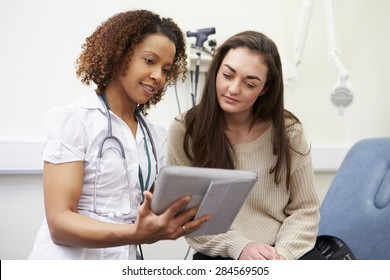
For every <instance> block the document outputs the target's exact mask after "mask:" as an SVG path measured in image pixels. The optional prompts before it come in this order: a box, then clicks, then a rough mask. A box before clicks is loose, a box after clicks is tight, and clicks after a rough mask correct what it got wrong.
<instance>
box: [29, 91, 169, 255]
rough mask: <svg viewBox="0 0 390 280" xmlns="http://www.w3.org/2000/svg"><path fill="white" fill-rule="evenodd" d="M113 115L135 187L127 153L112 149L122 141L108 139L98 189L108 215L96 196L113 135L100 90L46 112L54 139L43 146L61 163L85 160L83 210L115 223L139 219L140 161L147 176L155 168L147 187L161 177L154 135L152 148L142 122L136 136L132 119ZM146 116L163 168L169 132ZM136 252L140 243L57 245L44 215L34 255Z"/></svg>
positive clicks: (53, 160) (47, 157)
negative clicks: (101, 152) (100, 154)
mask: <svg viewBox="0 0 390 280" xmlns="http://www.w3.org/2000/svg"><path fill="white" fill-rule="evenodd" d="M110 114H111V122H112V134H113V135H114V136H115V137H117V138H119V140H120V141H121V142H122V144H123V147H124V150H125V155H126V162H127V167H128V170H127V174H128V178H129V184H130V188H129V184H128V183H127V182H128V181H127V179H126V171H125V168H124V164H123V161H122V159H121V156H120V154H119V153H118V152H117V151H116V150H115V149H112V148H113V147H114V148H118V144H117V143H116V142H115V141H112V140H109V141H106V143H105V144H104V150H105V152H104V155H103V158H102V159H101V161H100V168H99V170H100V172H99V180H98V181H97V192H96V209H97V212H99V213H101V214H104V215H103V216H102V215H98V214H97V213H96V212H95V208H94V199H93V195H94V182H95V174H96V166H97V164H96V163H97V154H98V150H99V147H100V145H101V142H102V140H103V139H104V138H105V137H106V136H107V131H108V129H107V127H108V119H107V116H106V111H105V108H104V107H103V104H102V103H101V101H100V100H99V98H98V96H97V95H96V93H94V92H93V93H90V94H87V95H86V96H84V97H82V98H81V99H79V100H78V101H77V102H75V103H72V104H70V105H66V106H62V107H55V108H53V109H51V110H50V111H49V112H48V113H47V114H46V115H45V118H44V120H45V124H46V126H47V129H48V138H47V141H46V142H45V143H44V145H43V149H42V159H43V160H44V161H48V162H51V163H55V164H57V163H64V162H72V161H83V162H84V184H83V188H82V192H81V197H80V201H79V206H78V210H79V213H80V214H82V215H86V216H89V217H92V218H94V219H97V220H101V221H106V222H111V223H133V222H134V220H135V218H136V216H137V211H138V207H139V205H140V202H141V200H142V192H141V188H140V183H139V176H138V172H139V166H141V170H142V175H143V176H142V177H143V179H144V181H146V178H147V176H148V169H150V183H149V186H147V187H150V185H151V184H152V183H153V182H154V179H155V176H156V168H155V158H154V156H153V153H152V147H151V143H150V140H149V136H148V135H147V134H146V130H145V129H144V131H145V136H146V137H147V143H148V150H149V153H147V152H146V149H145V143H144V134H143V133H142V130H141V129H140V127H139V126H140V123H138V129H137V134H136V139H134V137H133V134H132V132H131V130H130V129H129V127H128V126H127V125H126V123H125V122H123V121H122V120H121V119H120V118H119V117H117V116H116V115H115V114H113V113H112V112H111V111H110ZM145 121H146V123H147V125H148V127H149V129H150V131H151V134H152V137H153V140H154V144H155V150H156V152H157V159H158V164H159V168H160V167H161V166H162V165H164V164H165V151H166V131H165V130H164V129H163V128H162V127H159V126H156V125H152V124H151V123H150V122H149V121H148V120H146V119H145ZM148 156H149V158H150V162H151V165H150V166H148ZM131 202H132V203H131ZM129 212H130V213H129ZM109 213H123V214H122V215H121V216H119V217H116V216H114V217H111V216H112V215H110V217H108V216H107V214H109ZM136 255H137V250H136V246H135V245H130V246H127V245H126V246H118V247H112V248H98V249H95V248H94V249H89V248H78V247H71V246H62V245H58V244H55V243H54V242H53V241H52V239H51V237H50V233H49V230H48V226H47V221H46V219H44V220H43V222H42V225H41V228H40V230H39V232H38V235H37V237H36V240H35V243H34V246H33V250H32V252H31V254H30V256H29V259H136Z"/></svg>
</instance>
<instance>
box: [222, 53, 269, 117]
mask: <svg viewBox="0 0 390 280" xmlns="http://www.w3.org/2000/svg"><path fill="white" fill-rule="evenodd" d="M267 71H268V68H267V66H266V65H265V64H264V62H263V59H262V57H261V56H260V55H259V54H257V53H255V52H253V51H251V50H249V49H247V48H245V47H239V48H236V49H230V50H229V51H228V53H227V54H226V56H225V58H224V59H223V61H222V63H221V66H220V68H219V70H218V73H217V78H216V90H217V99H218V103H219V105H220V106H221V108H222V110H223V111H224V112H225V113H227V114H241V115H243V114H244V115H248V114H252V106H253V104H254V103H255V101H256V99H257V98H258V97H259V96H260V95H262V94H264V92H263V89H264V85H265V83H266V78H267Z"/></svg>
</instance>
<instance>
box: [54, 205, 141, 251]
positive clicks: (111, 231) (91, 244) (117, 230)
mask: <svg viewBox="0 0 390 280" xmlns="http://www.w3.org/2000/svg"><path fill="white" fill-rule="evenodd" d="M48 225H49V229H50V234H51V237H52V240H53V242H55V243H57V244H61V245H67V246H74V247H83V248H104V247H114V246H120V245H127V244H137V243H139V242H140V241H139V240H138V238H137V235H136V234H135V230H134V225H133V224H114V223H109V222H102V221H99V220H96V219H93V218H90V217H87V216H84V215H81V214H79V213H75V212H72V211H66V212H64V213H61V214H60V215H57V217H54V218H51V219H50V220H48Z"/></svg>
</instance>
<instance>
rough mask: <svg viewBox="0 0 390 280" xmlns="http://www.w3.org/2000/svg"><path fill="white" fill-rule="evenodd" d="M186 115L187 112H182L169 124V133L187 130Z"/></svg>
mask: <svg viewBox="0 0 390 280" xmlns="http://www.w3.org/2000/svg"><path fill="white" fill-rule="evenodd" d="M185 116H186V113H182V114H180V115H178V116H176V117H175V118H174V119H173V120H172V122H171V124H170V125H169V134H178V133H184V132H185V129H186V128H185Z"/></svg>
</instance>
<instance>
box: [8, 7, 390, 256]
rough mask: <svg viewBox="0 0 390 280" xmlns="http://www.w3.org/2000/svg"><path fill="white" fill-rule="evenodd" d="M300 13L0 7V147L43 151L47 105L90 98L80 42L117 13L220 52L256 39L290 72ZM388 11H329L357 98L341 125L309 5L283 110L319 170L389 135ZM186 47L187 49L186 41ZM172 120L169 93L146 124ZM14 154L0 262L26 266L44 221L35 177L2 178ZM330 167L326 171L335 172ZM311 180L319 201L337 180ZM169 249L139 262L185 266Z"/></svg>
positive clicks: (183, 94)
mask: <svg viewBox="0 0 390 280" xmlns="http://www.w3.org/2000/svg"><path fill="white" fill-rule="evenodd" d="M302 3H303V1H301V0H273V1H267V0H244V1H228V2H220V1H205V0H198V1H183V0H165V1H159V0H149V1H142V0H138V1H137V0H127V1H126V0H111V1H104V0H83V1H77V0H67V1H49V0H34V1H28V0H1V1H0V38H1V39H0V40H1V43H0V89H1V93H0V97H1V99H0V100H1V107H2V110H0V128H1V129H0V144H1V143H4V142H5V143H18V142H20V141H21V142H40V141H42V139H43V138H44V136H45V130H44V127H43V123H42V116H43V114H44V113H45V112H46V111H47V110H48V109H49V108H50V107H52V106H54V105H57V104H66V103H69V102H71V101H73V100H75V99H76V98H78V97H79V96H80V95H81V94H83V93H85V92H86V91H88V90H91V89H90V88H86V87H85V86H83V85H81V83H80V82H79V81H78V80H77V79H76V75H75V68H74V62H75V60H76V59H77V56H78V55H79V53H80V51H81V49H80V46H81V44H82V43H83V42H84V39H85V37H87V36H89V35H90V33H91V32H92V31H93V30H94V29H95V28H96V26H97V25H98V24H100V23H101V22H102V21H103V20H105V19H106V18H108V17H109V16H111V15H113V14H114V13H116V12H120V11H123V10H127V9H133V8H146V9H151V10H153V11H156V12H158V13H160V14H162V15H163V16H168V17H172V18H173V19H174V20H175V21H176V22H177V23H178V24H179V25H180V26H181V27H182V28H183V30H184V31H187V30H192V29H197V28H204V27H215V28H216V34H215V35H213V36H210V39H216V40H217V43H220V42H222V41H223V40H225V39H226V38H227V37H229V36H230V35H232V34H234V33H236V32H239V31H242V30H245V29H255V30H258V31H261V32H264V33H266V34H267V35H269V36H270V37H271V38H273V39H274V41H275V42H276V43H277V44H278V46H279V50H280V53H281V56H282V60H283V61H284V62H285V63H287V62H288V61H289V60H290V59H291V58H292V44H293V41H294V36H295V32H296V26H297V24H298V21H299V16H300V12H301V7H302ZM389 10H390V2H389V1H384V0H337V1H333V11H334V25H335V31H336V45H337V47H338V48H339V49H340V51H341V53H340V60H341V61H342V63H343V65H344V66H345V67H346V68H347V69H348V70H349V72H350V79H349V80H350V82H351V83H352V85H353V87H354V92H355V95H354V98H355V99H354V102H353V103H352V105H351V106H349V107H347V108H346V109H345V111H344V114H343V115H339V114H338V110H337V108H336V107H335V106H334V105H333V104H332V103H331V102H330V90H331V88H332V87H333V85H334V84H335V83H336V82H337V76H336V74H335V71H334V68H332V66H331V64H330V63H329V60H328V47H327V38H326V22H325V14H324V7H323V1H322V0H314V9H313V14H312V17H311V24H310V26H309V30H308V37H307V41H306V45H305V51H304V53H303V60H302V63H301V65H300V66H299V68H298V74H299V75H298V77H297V78H296V79H295V81H294V82H293V83H290V84H289V85H288V87H287V88H286V93H285V95H286V107H287V108H288V109H290V110H291V111H293V112H294V113H295V114H296V115H297V116H298V117H299V118H300V119H301V121H302V122H303V124H304V126H305V131H306V135H307V137H308V139H309V141H311V142H312V144H313V147H315V151H318V152H320V154H328V155H331V156H328V157H327V159H326V160H329V158H330V159H332V158H333V157H336V158H339V157H340V156H342V155H343V153H344V152H345V150H346V149H347V148H348V147H350V146H351V145H352V144H353V143H355V142H356V141H358V140H360V139H363V138H371V137H384V136H389V134H390V133H389V132H390V126H389V125H387V120H389V116H390V110H388V107H389V105H390V95H389V94H386V91H387V88H388V85H387V83H386V82H387V74H388V69H387V68H388V65H390V53H389V51H388V50H389V49H390V38H389V36H388V26H389V25H390V19H389V17H388V15H387V11H389ZM188 41H189V43H191V42H193V41H192V38H190V39H189V40H188ZM200 86H201V85H200ZM178 93H179V96H180V97H179V98H180V104H181V109H182V110H185V109H188V108H189V107H190V106H191V102H190V93H191V84H190V82H189V79H188V81H186V82H185V83H184V84H179V85H178ZM198 94H199V93H198ZM177 114H178V106H177V104H176V97H175V91H174V90H173V89H170V90H169V91H168V92H167V95H166V97H165V99H164V101H163V102H161V103H160V104H158V105H157V107H156V108H155V109H152V111H151V112H150V119H151V120H152V121H154V122H156V123H159V124H160V125H162V126H164V127H168V125H169V123H170V121H171V120H172V118H173V117H174V116H175V115H177ZM321 151H325V153H321ZM326 151H330V153H327V152H326ZM339 152H340V153H339ZM12 153H13V154H11V155H10V154H9V153H7V151H6V150H5V149H0V213H1V214H0V219H1V221H2V226H1V231H0V259H24V258H26V257H27V254H28V252H29V251H30V249H31V248H30V247H31V245H32V240H33V239H34V237H35V233H36V230H37V228H38V226H39V223H40V220H41V218H42V216H43V213H44V210H43V201H42V190H41V175H40V174H39V172H38V174H26V175H21V174H15V172H14V174H8V175H7V174H6V173H10V172H6V171H4V170H7V165H12V164H14V161H15V158H16V165H17V167H16V169H18V168H19V169H20V167H21V166H22V165H23V163H24V161H25V160H26V159H25V157H24V155H25V151H22V152H19V151H18V150H17V149H16V150H15V151H13V152H12ZM332 153H335V154H334V156H333V154H332ZM19 159H20V160H19ZM316 159H318V161H317V162H316V164H318V166H321V164H323V163H324V162H326V160H323V158H322V156H318V157H316ZM19 161H20V162H21V163H19ZM337 162H338V160H336V162H333V163H332V164H333V167H334V168H336V169H337ZM18 164H19V165H18ZM18 166H19V167H18ZM2 171H3V172H2ZM19 171H20V170H19ZM317 171H318V172H317V173H316V180H317V185H318V191H319V194H320V196H321V197H323V195H324V194H325V192H326V190H327V187H328V186H329V184H330V182H331V180H332V178H333V176H334V172H333V171H332V170H327V169H326V168H325V169H321V168H320V169H318V170H317ZM320 171H321V172H320ZM324 171H330V172H324ZM11 173H12V172H11ZM16 173H18V172H16ZM19 173H23V172H19ZM27 173H28V172H27ZM175 242H176V243H178V244H180V246H175V248H176V247H177V248H178V249H177V250H175V251H174V252H172V250H171V247H170V245H171V242H168V241H167V242H161V243H159V244H158V245H151V246H145V249H144V252H145V254H146V257H147V258H148V255H149V256H151V257H150V258H156V259H161V258H173V259H175V258H182V257H181V256H183V257H184V255H185V251H186V244H185V242H184V241H183V240H182V239H181V240H179V241H175ZM148 253H149V254H148ZM171 254H173V255H171Z"/></svg>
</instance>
